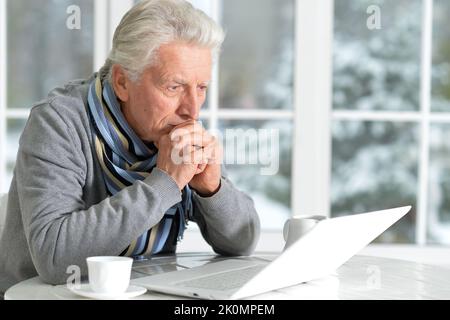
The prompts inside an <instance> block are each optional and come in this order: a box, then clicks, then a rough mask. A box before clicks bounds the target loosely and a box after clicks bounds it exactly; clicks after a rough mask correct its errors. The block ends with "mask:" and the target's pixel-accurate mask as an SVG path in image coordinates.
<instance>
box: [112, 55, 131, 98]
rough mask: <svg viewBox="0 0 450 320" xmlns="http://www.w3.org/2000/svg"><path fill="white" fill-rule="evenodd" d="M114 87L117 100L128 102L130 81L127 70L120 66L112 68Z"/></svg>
mask: <svg viewBox="0 0 450 320" xmlns="http://www.w3.org/2000/svg"><path fill="white" fill-rule="evenodd" d="M111 81H112V87H113V89H114V92H115V93H116V96H117V98H119V100H120V101H122V102H127V101H128V99H129V96H130V95H129V91H128V90H129V79H128V76H127V74H126V72H125V70H124V69H123V68H122V67H121V66H120V65H118V64H114V65H113V66H112V77H111Z"/></svg>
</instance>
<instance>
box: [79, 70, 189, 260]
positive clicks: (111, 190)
mask: <svg viewBox="0 0 450 320" xmlns="http://www.w3.org/2000/svg"><path fill="white" fill-rule="evenodd" d="M88 106H89V108H88V109H89V113H90V118H91V121H92V123H93V126H94V128H95V130H94V140H95V149H96V154H97V157H98V160H99V162H100V165H101V168H102V170H103V177H104V181H105V184H106V188H107V191H108V194H109V196H113V195H115V194H116V193H118V192H119V191H120V190H122V189H123V188H126V187H128V186H131V185H132V184H133V183H134V182H135V181H138V180H141V181H142V180H144V179H145V178H146V177H148V176H149V175H150V173H151V171H152V170H153V168H155V167H156V161H157V157H158V151H157V149H156V147H155V146H154V144H150V145H146V144H145V143H144V142H143V141H142V140H141V139H140V138H139V137H138V136H137V135H136V133H135V132H134V131H133V130H132V129H131V127H130V126H129V125H128V123H127V121H126V120H125V118H124V116H123V114H122V112H121V109H120V104H119V102H118V100H117V97H116V95H115V93H114V90H113V89H112V87H111V85H110V84H109V82H108V81H104V82H103V86H102V81H101V79H100V78H99V76H97V77H96V78H95V79H94V80H93V81H92V83H91V84H90V87H89V94H88ZM182 199H183V200H182V202H180V203H178V204H176V205H174V206H173V207H172V208H170V209H169V210H168V211H167V212H166V213H165V215H164V217H163V218H162V220H161V221H160V222H159V223H158V224H157V225H156V226H154V227H153V228H151V229H150V230H148V231H147V232H145V233H144V234H143V235H141V236H140V237H139V238H138V239H136V240H134V241H133V242H132V243H131V244H130V245H129V246H128V248H126V249H125V250H124V251H123V252H122V253H121V255H122V256H129V257H136V256H141V255H152V254H157V253H159V252H161V250H162V249H163V247H164V245H165V243H166V241H167V238H168V236H169V234H170V231H171V229H172V226H173V225H174V219H177V220H178V226H179V228H178V240H180V239H181V238H182V237H183V233H184V230H185V229H186V223H187V220H188V218H189V217H191V214H192V198H191V190H190V189H189V187H188V186H187V187H186V188H185V189H184V190H183V192H182Z"/></svg>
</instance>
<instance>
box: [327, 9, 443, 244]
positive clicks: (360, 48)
mask: <svg viewBox="0 0 450 320" xmlns="http://www.w3.org/2000/svg"><path fill="white" fill-rule="evenodd" d="M374 6H375V10H376V9H378V10H379V13H381V16H380V17H381V29H377V28H375V29H372V28H369V27H368V26H367V19H368V18H369V16H370V15H371V14H375V11H373V10H372V9H373V8H374ZM369 7H371V8H372V9H369ZM449 13H450V4H449V3H448V1H441V0H434V1H433V0H414V1H403V0H396V1H374V0H370V1H351V0H342V1H341V0H340V1H335V15H334V16H335V22H334V24H335V29H334V70H333V87H334V90H333V130H332V139H333V152H332V196H331V208H332V215H341V214H348V213H350V212H355V213H356V212H363V211H368V210H373V209H382V208H389V207H393V206H401V205H408V204H412V205H413V211H412V212H411V213H410V214H409V215H408V216H406V217H405V218H404V219H402V220H401V221H400V222H399V223H398V224H396V225H395V226H394V227H393V228H390V229H389V230H388V232H386V233H385V234H383V236H382V237H380V239H378V241H379V242H389V243H392V242H394V243H418V244H425V243H435V244H449V243H450V236H449V235H450V224H449V220H450V219H449V217H450V214H449V212H450V203H449V198H448V190H449V186H450V184H449V179H448V177H447V176H448V173H449V170H448V168H449V167H448V165H447V163H448V158H449V155H450V153H449V152H448V151H449V144H448V142H447V141H446V140H447V139H446V138H445V137H446V133H447V132H448V129H449V126H448V123H449V121H450V118H449V115H448V113H447V112H448V110H449V105H450V94H449V92H450V90H449V88H450V81H449V76H450V50H449V48H450V47H449V42H448V39H449V35H450V34H449V32H448V28H447V27H446V19H447V18H448V16H449Z"/></svg>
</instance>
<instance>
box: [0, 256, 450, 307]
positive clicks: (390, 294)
mask: <svg viewBox="0 0 450 320" xmlns="http://www.w3.org/2000/svg"><path fill="white" fill-rule="evenodd" d="M274 257H275V255H274V254H264V253H261V254H257V255H255V256H253V257H250V258H242V259H273V258H274ZM220 259H224V258H222V257H218V256H214V255H211V254H209V253H208V254H206V253H203V254H202V253H192V254H178V255H176V256H165V257H158V258H156V259H152V260H148V261H137V262H135V263H134V265H133V272H132V279H136V278H139V277H142V276H147V275H149V274H157V273H160V272H168V271H174V270H180V269H183V268H191V267H194V266H198V265H202V264H205V263H208V262H210V261H212V260H214V261H216V260H217V261H218V260H220ZM5 299H9V300H15V299H22V300H28V299H38V300H59V299H67V300H72V299H83V298H82V297H79V296H77V295H75V294H73V293H72V292H71V291H69V289H67V287H66V285H60V286H52V285H48V284H45V283H43V282H42V281H41V280H40V279H39V278H38V277H36V278H32V279H29V280H25V281H23V282H21V283H19V284H17V285H15V286H13V287H11V288H10V289H9V290H8V291H6V293H5ZM135 299H139V300H143V299H144V300H160V299H164V300H169V299H186V298H180V297H176V296H170V295H164V294H160V293H156V292H149V291H148V292H147V293H146V294H144V295H142V296H140V297H137V298H135ZM250 299H262V300H269V299H270V300H276V299H450V269H446V268H441V267H437V266H429V265H424V264H420V263H415V262H409V261H403V260H396V259H387V258H378V257H368V256H355V257H353V258H352V259H350V260H349V261H348V262H347V263H346V264H344V265H343V266H342V267H341V268H339V269H338V270H337V274H336V275H332V276H329V277H327V278H324V279H321V280H316V281H312V282H310V283H306V284H301V285H297V286H294V287H290V288H285V289H281V290H276V291H272V292H269V293H265V294H261V295H258V296H255V297H251V298H250Z"/></svg>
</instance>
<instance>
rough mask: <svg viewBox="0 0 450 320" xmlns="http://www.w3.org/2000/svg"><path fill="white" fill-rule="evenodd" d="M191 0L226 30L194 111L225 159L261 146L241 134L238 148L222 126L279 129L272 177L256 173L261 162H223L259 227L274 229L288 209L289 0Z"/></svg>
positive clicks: (291, 62) (290, 119)
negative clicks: (202, 102) (214, 134)
mask: <svg viewBox="0 0 450 320" xmlns="http://www.w3.org/2000/svg"><path fill="white" fill-rule="evenodd" d="M191 2H192V3H193V4H194V5H195V6H196V7H198V8H200V9H202V10H203V11H205V12H206V13H207V14H209V15H210V16H211V17H212V18H214V19H215V20H216V21H218V22H219V23H220V24H221V25H222V26H223V28H224V29H225V31H226V33H227V37H226V39H225V42H224V44H223V47H222V54H221V57H220V60H219V63H218V66H217V68H216V69H215V70H214V76H213V77H214V80H213V83H212V85H213V87H212V88H211V90H210V94H209V97H208V105H207V106H205V107H204V111H203V113H202V117H203V118H204V119H208V120H209V122H208V123H209V126H208V128H209V129H211V130H213V131H216V130H219V131H220V132H221V136H222V137H224V139H223V143H224V149H225V150H224V151H225V159H226V158H227V156H228V158H231V159H235V157H234V156H233V155H234V154H235V153H236V152H237V153H238V154H241V153H246V154H248V156H249V157H252V156H254V155H255V153H256V152H258V147H259V146H258V143H259V144H260V143H261V141H256V140H255V139H253V140H252V139H251V137H248V138H249V139H248V140H247V141H248V144H247V145H246V146H244V149H243V150H237V149H236V148H238V146H236V144H235V143H233V141H232V140H233V139H234V138H236V137H234V136H233V135H231V136H230V135H227V134H226V132H227V130H230V129H241V130H243V131H244V132H245V133H246V132H249V133H252V132H254V133H257V132H258V130H260V129H265V130H268V131H270V130H271V129H274V130H277V132H279V135H280V144H279V152H280V163H279V168H280V170H279V171H278V173H277V174H275V175H264V174H261V167H262V166H261V164H255V165H239V164H237V163H236V162H233V161H231V163H230V162H229V161H225V166H226V169H227V173H228V174H229V176H230V178H231V179H232V181H233V182H234V183H235V185H236V186H237V187H238V188H240V189H242V190H244V191H246V192H248V193H249V194H251V196H252V198H253V199H254V201H255V206H256V209H257V211H258V213H259V214H260V218H261V225H262V228H264V229H266V230H269V229H277V230H278V229H281V228H282V227H283V224H284V222H285V220H286V219H287V218H288V217H289V215H290V214H291V167H292V145H293V143H292V139H293V135H292V129H293V89H294V88H293V80H294V74H293V70H294V30H295V21H294V7H295V1H294V0H282V1H273V0H246V1H237V0H224V1H216V0H214V1H191ZM256 6H257V7H258V12H255V10H254V8H255V7H256ZM249 57H251V59H250V58H249ZM241 138H242V137H241Z"/></svg>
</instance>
